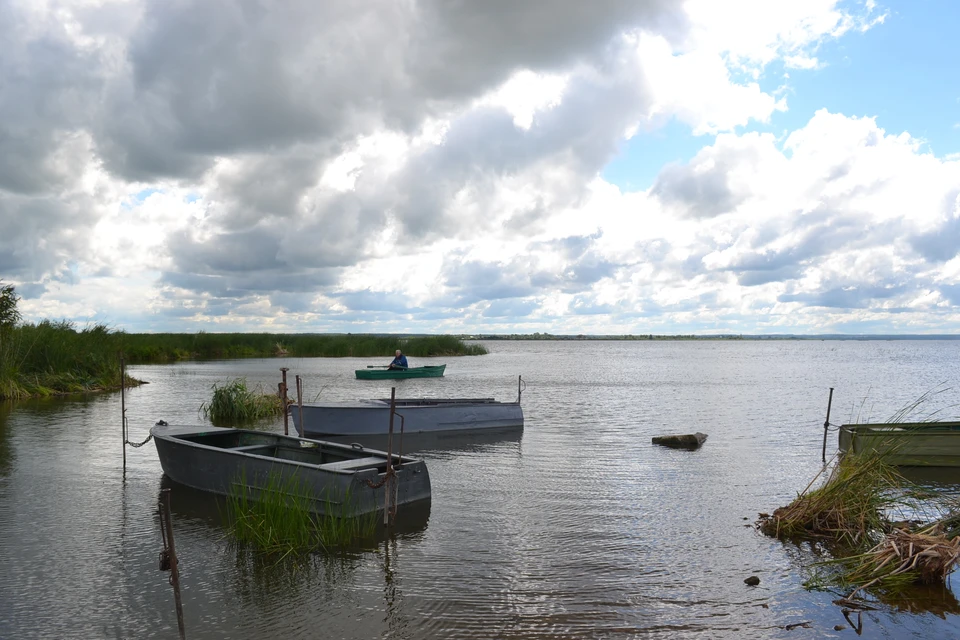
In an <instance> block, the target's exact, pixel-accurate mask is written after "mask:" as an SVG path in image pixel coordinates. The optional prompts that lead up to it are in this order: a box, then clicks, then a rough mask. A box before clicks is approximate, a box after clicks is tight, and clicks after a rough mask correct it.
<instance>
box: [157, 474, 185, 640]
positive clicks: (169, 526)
mask: <svg viewBox="0 0 960 640" xmlns="http://www.w3.org/2000/svg"><path fill="white" fill-rule="evenodd" d="M160 533H161V536H162V538H163V551H161V552H160V570H161V571H169V572H170V584H171V585H173V600H174V602H175V603H176V606H177V628H178V629H179V630H180V640H185V639H186V637H187V636H186V632H185V631H184V628H183V603H182V602H181V601H180V568H179V567H178V566H177V564H178V562H179V561H178V560H177V547H176V545H175V544H174V543H173V520H172V519H171V517H170V489H161V491H160Z"/></svg>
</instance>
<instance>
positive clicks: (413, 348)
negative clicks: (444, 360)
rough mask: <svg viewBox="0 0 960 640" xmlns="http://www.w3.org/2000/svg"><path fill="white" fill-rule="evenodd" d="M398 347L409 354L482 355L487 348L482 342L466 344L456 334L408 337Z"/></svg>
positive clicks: (416, 355)
mask: <svg viewBox="0 0 960 640" xmlns="http://www.w3.org/2000/svg"><path fill="white" fill-rule="evenodd" d="M397 348H398V349H403V352H404V353H406V354H407V355H408V356H414V357H426V356H482V355H485V354H486V353H487V348H486V347H484V346H483V345H482V344H466V343H464V342H463V340H461V339H459V338H456V337H454V336H424V337H417V338H407V339H406V340H404V341H403V345H402V346H400V345H399V344H398V345H397Z"/></svg>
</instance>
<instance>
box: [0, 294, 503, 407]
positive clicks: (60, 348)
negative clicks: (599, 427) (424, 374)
mask: <svg viewBox="0 0 960 640" xmlns="http://www.w3.org/2000/svg"><path fill="white" fill-rule="evenodd" d="M18 301H19V297H18V296H17V295H16V292H15V290H14V287H13V286H12V285H3V283H2V282H0V400H5V399H16V398H27V397H31V396H49V395H56V394H62V393H74V392H83V391H100V390H105V389H119V388H120V357H121V354H123V357H124V360H125V361H126V362H127V364H149V363H165V362H175V361H178V360H204V359H222V358H265V357H273V356H297V357H346V356H353V357H384V358H388V357H389V358H393V352H394V351H395V350H396V349H402V350H403V351H404V353H406V354H407V355H409V356H413V357H426V356H459V355H482V354H485V353H487V350H486V349H485V348H484V347H483V346H482V345H478V344H469V345H468V344H465V343H464V342H463V340H461V339H460V338H457V337H454V336H414V337H406V336H400V335H365V334H359V335H357V334H343V335H338V334H276V333H273V334H271V333H205V332H202V331H201V332H200V333H193V334H189V333H157V334H147V333H125V332H123V331H115V330H111V329H109V328H108V327H107V326H106V325H102V324H98V325H94V326H92V327H87V328H84V329H76V328H75V326H74V325H73V323H71V322H68V321H66V320H63V321H50V320H43V321H42V322H39V323H37V324H30V323H22V322H21V319H22V318H21V315H20V312H19V311H18V309H17V302H18ZM384 364H386V362H384ZM127 383H128V384H137V383H138V381H136V380H133V379H131V378H129V376H128V377H127Z"/></svg>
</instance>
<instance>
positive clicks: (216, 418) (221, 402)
mask: <svg viewBox="0 0 960 640" xmlns="http://www.w3.org/2000/svg"><path fill="white" fill-rule="evenodd" d="M200 411H201V412H202V413H203V415H204V416H205V417H208V418H210V421H211V422H212V423H214V424H219V425H224V424H232V423H243V422H251V421H254V420H259V419H260V418H266V417H269V416H281V415H283V402H282V401H281V400H280V398H279V397H278V396H277V395H276V394H272V393H263V390H262V388H260V387H259V386H258V387H257V388H256V389H255V390H250V389H248V388H247V381H246V379H244V378H236V379H234V380H232V381H230V382H228V383H226V384H224V385H220V384H214V385H213V397H212V398H211V400H210V402H208V403H207V402H205V403H203V404H202V405H200Z"/></svg>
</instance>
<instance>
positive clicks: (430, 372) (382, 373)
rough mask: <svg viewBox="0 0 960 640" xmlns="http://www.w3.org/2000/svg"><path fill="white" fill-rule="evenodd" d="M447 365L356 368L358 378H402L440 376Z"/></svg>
mask: <svg viewBox="0 0 960 640" xmlns="http://www.w3.org/2000/svg"><path fill="white" fill-rule="evenodd" d="M446 368H447V365H445V364H440V365H436V366H430V367H410V368H409V369H357V370H356V372H355V373H356V376H357V379H358V380H402V379H404V378H442V377H443V371H444V369H446Z"/></svg>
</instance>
